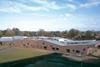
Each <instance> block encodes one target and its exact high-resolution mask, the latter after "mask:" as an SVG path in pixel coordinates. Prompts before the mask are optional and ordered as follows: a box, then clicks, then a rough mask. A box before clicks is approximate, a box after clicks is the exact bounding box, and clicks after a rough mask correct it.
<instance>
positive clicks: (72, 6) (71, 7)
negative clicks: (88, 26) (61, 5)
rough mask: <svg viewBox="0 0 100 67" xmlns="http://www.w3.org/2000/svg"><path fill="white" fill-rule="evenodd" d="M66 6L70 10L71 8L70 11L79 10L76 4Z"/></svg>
mask: <svg viewBox="0 0 100 67" xmlns="http://www.w3.org/2000/svg"><path fill="white" fill-rule="evenodd" d="M66 6H67V7H68V8H70V9H72V10H75V9H77V6H76V5H74V4H67V5H66Z"/></svg>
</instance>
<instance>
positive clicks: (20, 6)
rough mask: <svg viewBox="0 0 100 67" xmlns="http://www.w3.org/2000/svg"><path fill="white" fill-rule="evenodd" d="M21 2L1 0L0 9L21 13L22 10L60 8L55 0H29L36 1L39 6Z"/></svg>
mask: <svg viewBox="0 0 100 67" xmlns="http://www.w3.org/2000/svg"><path fill="white" fill-rule="evenodd" d="M22 2H23V1H21V2H17V1H3V4H0V11H2V12H15V13H21V12H24V11H50V10H58V9H61V8H62V7H60V6H58V5H57V4H56V2H55V1H52V2H48V1H47V0H31V2H33V3H36V4H37V3H38V4H39V5H40V6H34V5H28V4H25V3H22ZM1 3H2V2H1Z"/></svg>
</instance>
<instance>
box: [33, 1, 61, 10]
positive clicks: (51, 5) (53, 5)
mask: <svg viewBox="0 0 100 67" xmlns="http://www.w3.org/2000/svg"><path fill="white" fill-rule="evenodd" d="M33 2H35V3H38V4H40V5H41V6H42V7H44V8H47V9H55V10H57V9H61V8H62V7H60V6H59V5H57V4H56V1H52V2H49V1H48V0H33Z"/></svg>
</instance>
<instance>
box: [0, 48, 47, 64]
mask: <svg viewBox="0 0 100 67" xmlns="http://www.w3.org/2000/svg"><path fill="white" fill-rule="evenodd" d="M48 53H49V52H48V51H44V50H39V49H32V48H7V49H5V50H2V51H0V63H3V62H9V61H14V60H20V59H25V58H31V57H36V56H40V55H45V54H48Z"/></svg>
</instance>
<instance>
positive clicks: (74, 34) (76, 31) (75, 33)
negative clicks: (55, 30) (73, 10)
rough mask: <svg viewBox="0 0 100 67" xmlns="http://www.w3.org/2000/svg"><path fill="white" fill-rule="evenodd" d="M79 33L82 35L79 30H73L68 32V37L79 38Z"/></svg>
mask: <svg viewBox="0 0 100 67" xmlns="http://www.w3.org/2000/svg"><path fill="white" fill-rule="evenodd" d="M79 33H80V31H79V30H76V29H71V30H70V31H69V32H68V37H69V38H74V37H75V36H77V35H78V34H79Z"/></svg>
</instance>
